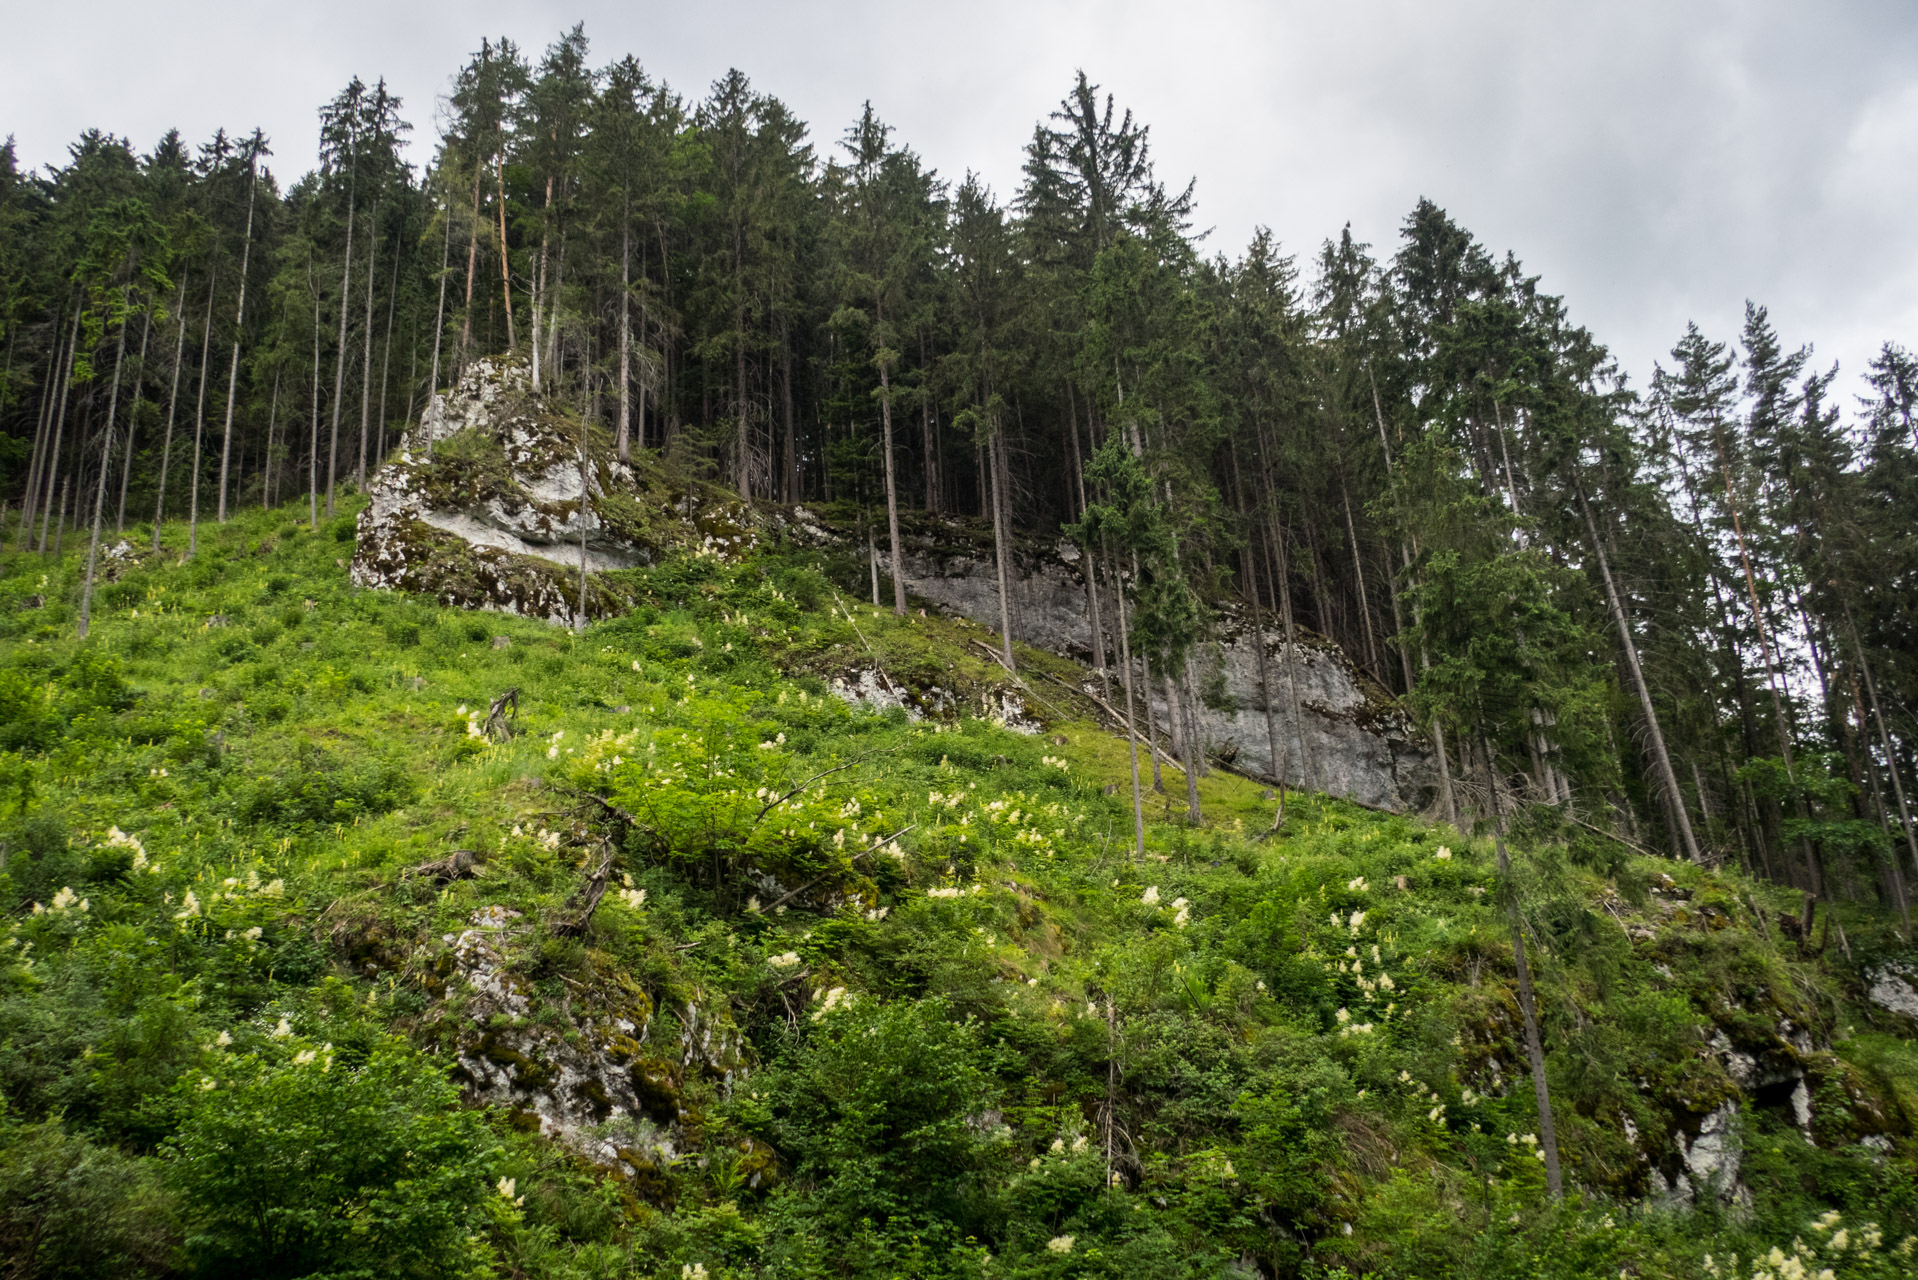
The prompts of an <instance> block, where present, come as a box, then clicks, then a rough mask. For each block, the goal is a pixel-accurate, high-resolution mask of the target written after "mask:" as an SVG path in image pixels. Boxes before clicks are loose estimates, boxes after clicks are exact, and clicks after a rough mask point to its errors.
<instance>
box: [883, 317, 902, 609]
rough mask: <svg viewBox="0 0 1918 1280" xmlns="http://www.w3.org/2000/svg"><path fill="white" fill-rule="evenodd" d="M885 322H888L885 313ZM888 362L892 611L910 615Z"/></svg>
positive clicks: (886, 419) (885, 419) (888, 521)
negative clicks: (901, 545) (901, 552)
mask: <svg viewBox="0 0 1918 1280" xmlns="http://www.w3.org/2000/svg"><path fill="white" fill-rule="evenodd" d="M881 323H884V316H883V313H882V314H881ZM887 363H888V362H887V361H886V360H885V359H883V358H882V359H881V360H880V361H879V424H880V436H881V437H882V445H881V447H882V448H883V449H884V450H885V454H886V532H887V535H888V536H889V537H890V538H891V540H892V611H893V614H894V615H895V616H896V617H901V618H903V617H905V616H906V561H905V558H904V557H903V556H902V555H900V552H899V480H898V466H897V465H896V463H895V460H894V458H893V456H892V377H891V374H890V373H889V372H888V371H887V368H886V365H887Z"/></svg>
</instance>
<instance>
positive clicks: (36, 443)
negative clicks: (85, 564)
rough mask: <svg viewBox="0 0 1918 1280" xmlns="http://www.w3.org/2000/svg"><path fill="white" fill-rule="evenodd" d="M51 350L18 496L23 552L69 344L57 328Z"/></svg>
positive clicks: (76, 315) (17, 546) (34, 511)
mask: <svg viewBox="0 0 1918 1280" xmlns="http://www.w3.org/2000/svg"><path fill="white" fill-rule="evenodd" d="M73 321H74V331H75V332H76V333H78V332H79V324H80V312H79V309H78V308H77V307H76V308H75V309H74V313H73ZM53 335H54V339H53V351H52V353H51V355H50V356H49V358H48V361H47V380H46V383H45V384H44V385H43V386H42V387H41V389H40V420H39V422H38V423H36V424H35V429H34V433H33V460H32V461H31V462H30V463H29V464H28V466H27V487H26V491H25V493H24V494H22V496H21V499H20V529H19V533H18V534H17V536H16V537H15V539H14V549H15V550H16V551H25V550H26V549H27V545H28V543H30V542H31V541H32V540H33V518H34V516H36V515H38V514H39V510H40V505H39V504H40V481H41V480H42V478H43V477H44V476H45V475H46V472H47V450H48V445H49V444H50V443H51V441H52V438H53V421H54V406H55V405H56V404H58V403H59V401H60V391H61V382H62V378H63V376H64V375H63V370H64V369H65V357H64V356H63V355H62V354H61V353H62V351H63V350H65V349H66V347H68V346H70V345H71V343H70V342H69V343H67V344H62V343H61V341H60V330H59V329H58V328H57V327H56V328H55V329H54V331H53Z"/></svg>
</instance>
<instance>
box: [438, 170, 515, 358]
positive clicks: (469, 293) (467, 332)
mask: <svg viewBox="0 0 1918 1280" xmlns="http://www.w3.org/2000/svg"><path fill="white" fill-rule="evenodd" d="M449 211H450V206H449ZM479 224H480V159H479V157H478V156H477V155H476V156H474V157H473V220H472V223H471V227H470V230H469V233H468V235H467V238H466V314H465V316H463V317H462V318H461V320H460V364H461V365H462V366H463V365H465V363H466V354H467V352H468V351H469V350H471V349H472V346H473V285H474V283H475V280H476V277H477V274H478V271H479ZM447 234H448V235H451V234H452V228H451V227H450V226H449V227H448V228H447ZM504 247H505V246H504V245H502V246H501V248H504ZM441 292H442V295H444V290H442V291H441Z"/></svg>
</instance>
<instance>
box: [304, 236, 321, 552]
mask: <svg viewBox="0 0 1918 1280" xmlns="http://www.w3.org/2000/svg"><path fill="white" fill-rule="evenodd" d="M306 280H307V288H308V290H309V291H311V293H312V294H313V367H312V369H311V370H309V372H308V383H309V386H310V388H311V390H312V393H313V405H312V408H311V410H310V411H309V412H308V413H307V417H306V427H307V444H306V506H307V523H308V524H310V525H311V526H312V527H313V528H315V529H317V528H319V527H320V290H319V286H318V285H316V284H315V283H314V281H313V264H312V261H311V259H309V260H308V262H307V275H306Z"/></svg>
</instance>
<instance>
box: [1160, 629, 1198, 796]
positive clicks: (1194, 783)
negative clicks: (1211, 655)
mask: <svg viewBox="0 0 1918 1280" xmlns="http://www.w3.org/2000/svg"><path fill="white" fill-rule="evenodd" d="M1191 675H1192V668H1191V663H1190V660H1189V659H1188V660H1187V665H1186V679H1187V680H1188V681H1189V680H1190V679H1191ZM1167 692H1168V693H1169V692H1171V691H1170V690H1168V691H1167ZM1179 705H1180V711H1181V716H1180V719H1181V721H1182V725H1181V728H1182V730H1183V732H1182V733H1181V734H1180V737H1181V738H1183V739H1184V745H1185V753H1184V756H1183V759H1184V760H1185V817H1186V821H1187V822H1189V823H1191V824H1192V825H1193V826H1195V827H1196V826H1198V825H1199V824H1200V823H1201V822H1203V821H1204V820H1205V815H1204V814H1203V813H1202V812H1201V811H1200V809H1199V770H1200V769H1201V768H1203V767H1204V764H1205V760H1204V756H1203V748H1202V747H1201V746H1200V743H1199V717H1198V713H1197V710H1196V709H1195V708H1194V707H1193V706H1192V700H1191V699H1190V698H1189V697H1182V698H1180V699H1179Z"/></svg>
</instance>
